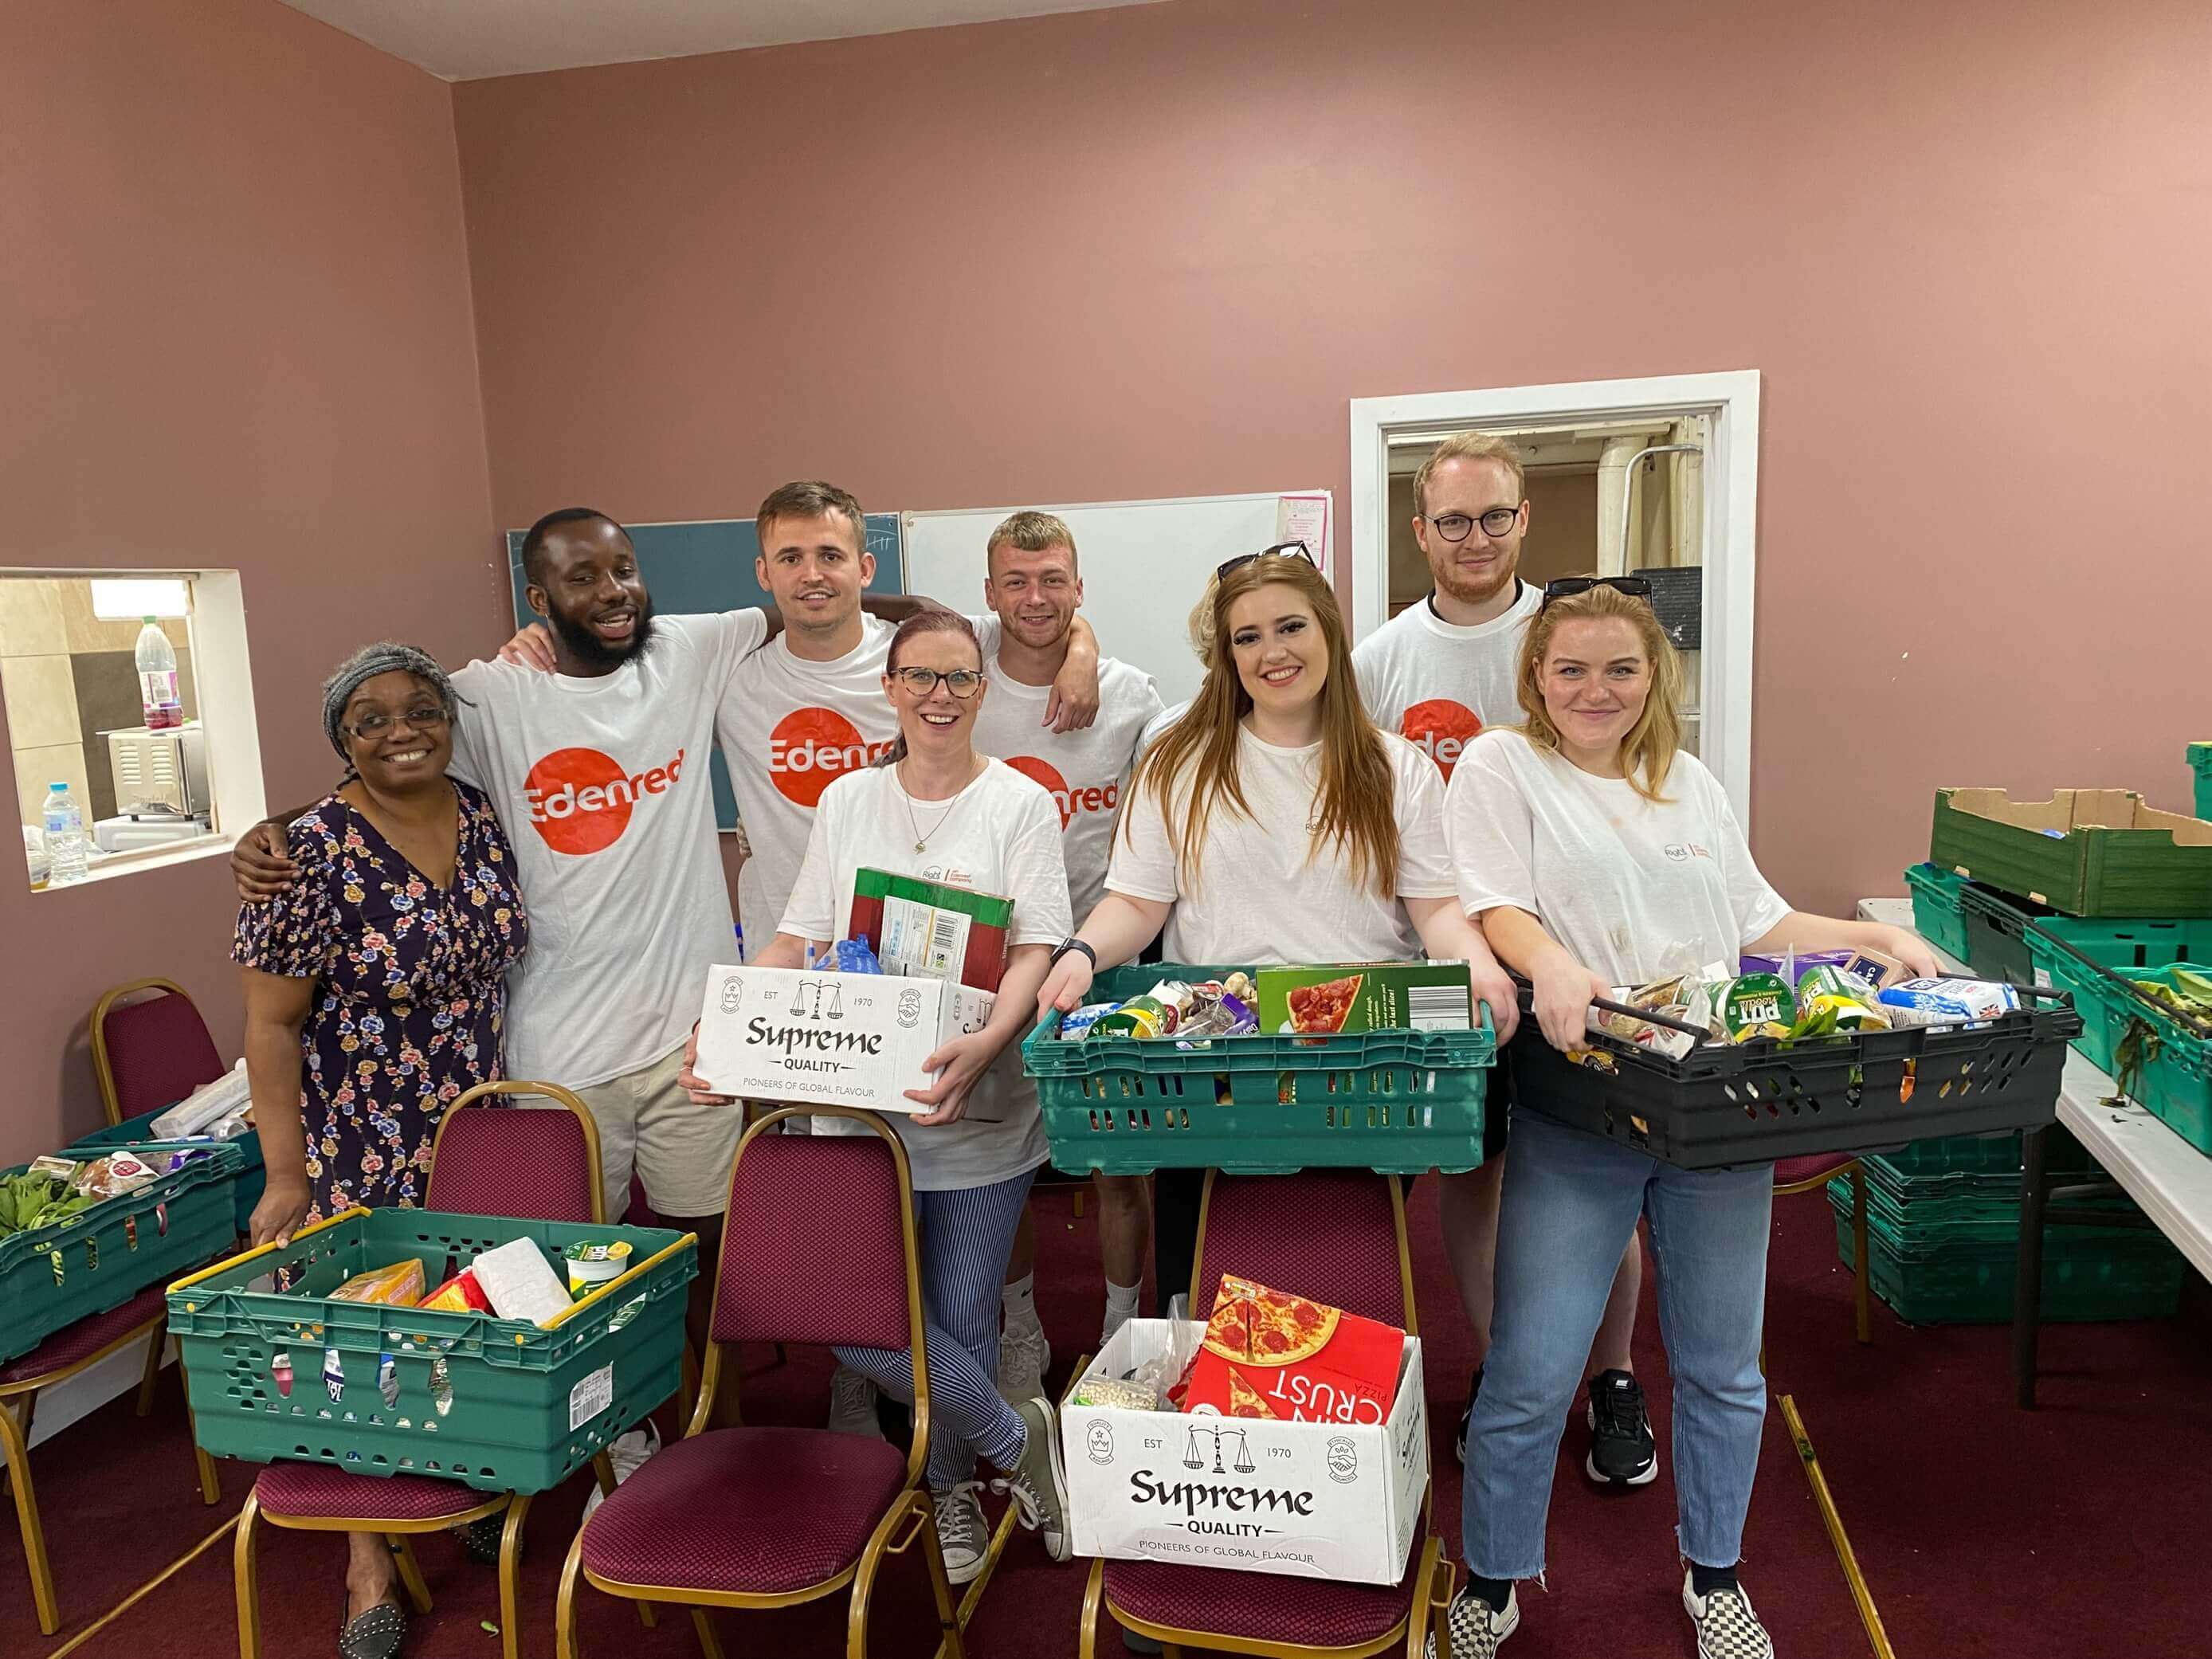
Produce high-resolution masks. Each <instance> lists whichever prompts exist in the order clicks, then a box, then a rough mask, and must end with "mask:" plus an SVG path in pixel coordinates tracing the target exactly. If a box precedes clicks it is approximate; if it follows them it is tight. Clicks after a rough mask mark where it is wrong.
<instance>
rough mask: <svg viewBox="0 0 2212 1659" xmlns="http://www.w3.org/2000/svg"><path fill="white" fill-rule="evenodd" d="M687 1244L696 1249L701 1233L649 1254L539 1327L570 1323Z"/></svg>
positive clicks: (549, 1328) (548, 1328) (559, 1325)
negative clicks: (626, 1271) (601, 1298)
mask: <svg viewBox="0 0 2212 1659" xmlns="http://www.w3.org/2000/svg"><path fill="white" fill-rule="evenodd" d="M687 1244H688V1245H690V1246H691V1247H692V1248H693V1249H697V1248H698V1245H699V1235H698V1234H696V1233H686V1234H684V1237H681V1238H679V1239H678V1240H677V1241H676V1242H675V1243H673V1244H671V1245H670V1246H669V1247H668V1248H667V1249H665V1250H662V1251H661V1252H660V1253H659V1254H658V1255H650V1256H647V1258H646V1259H645V1260H644V1261H641V1262H639V1263H638V1264H637V1266H635V1267H632V1268H631V1269H630V1270H629V1272H628V1273H624V1274H623V1276H622V1277H621V1278H619V1279H609V1280H608V1281H607V1282H606V1283H605V1284H604V1285H600V1286H599V1289H597V1290H596V1291H592V1293H591V1294H590V1295H589V1296H587V1297H585V1298H584V1299H583V1300H582V1301H580V1302H574V1303H571V1304H569V1305H568V1306H567V1307H565V1308H563V1309H562V1310H561V1311H560V1312H559V1313H556V1314H555V1315H554V1316H553V1317H552V1318H550V1319H549V1320H547V1321H546V1322H544V1324H543V1325H540V1326H539V1327H538V1329H540V1330H542V1331H557V1330H559V1329H560V1328H561V1327H562V1326H563V1325H565V1324H566V1323H568V1321H570V1320H571V1319H574V1317H575V1316H577V1315H578V1314H580V1313H581V1312H583V1311H584V1310H585V1309H586V1308H588V1307H590V1306H591V1305H592V1304H593V1303H594V1302H597V1301H598V1300H599V1298H600V1297H603V1296H612V1295H613V1294H614V1293H615V1292H616V1291H618V1290H620V1289H622V1287H623V1285H627V1284H629V1282H630V1280H632V1279H635V1278H636V1277H638V1275H639V1274H641V1273H649V1272H651V1271H652V1270H653V1268H655V1267H659V1265H660V1264H661V1263H662V1262H664V1261H667V1260H668V1258H669V1257H670V1256H671V1255H675V1254H676V1253H677V1252H678V1250H680V1249H683V1248H684V1246H685V1245H687Z"/></svg>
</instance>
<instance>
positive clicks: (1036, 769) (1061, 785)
mask: <svg viewBox="0 0 2212 1659" xmlns="http://www.w3.org/2000/svg"><path fill="white" fill-rule="evenodd" d="M1006 764H1007V765H1009V766H1011V767H1012V768H1013V769H1014V770H1015V771H1017V772H1018V773H1020V774H1021V775H1023V776H1024V777H1025V778H1027V779H1029V780H1030V781H1031V782H1033V783H1039V784H1042V785H1043V786H1044V792H1045V793H1047V794H1048V795H1050V796H1051V797H1052V804H1053V805H1054V806H1057V807H1058V808H1060V828H1061V829H1066V828H1067V821H1068V820H1069V819H1070V818H1072V817H1074V816H1075V809H1074V808H1073V806H1072V805H1070V804H1069V801H1068V796H1067V780H1066V778H1064V777H1062V776H1060V771H1059V769H1058V768H1056V767H1053V766H1048V765H1047V764H1046V763H1044V762H1042V761H1041V760H1039V759H1038V758H1037V757H1036V756H1035V755H1009V756H1007V757H1006Z"/></svg>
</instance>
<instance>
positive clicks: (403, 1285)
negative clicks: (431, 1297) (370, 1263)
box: [331, 1255, 422, 1308]
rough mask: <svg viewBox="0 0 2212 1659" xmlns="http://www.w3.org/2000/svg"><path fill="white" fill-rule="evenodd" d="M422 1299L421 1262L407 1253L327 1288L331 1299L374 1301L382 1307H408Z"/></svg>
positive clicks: (340, 1300)
mask: <svg viewBox="0 0 2212 1659" xmlns="http://www.w3.org/2000/svg"><path fill="white" fill-rule="evenodd" d="M421 1300H422V1262H421V1261H418V1260H416V1258H415V1257H413V1256H411V1255H410V1256H409V1257H408V1258H407V1259H406V1260H405V1261H395V1262H393V1263H392V1265H391V1266H390V1267H371V1268H370V1269H369V1270H368V1272H367V1273H356V1274H355V1275H354V1276H353V1277H352V1278H351V1279H348V1280H346V1282H345V1283H344V1284H343V1285H339V1286H338V1287H337V1289H336V1290H335V1291H331V1301H333V1302H374V1303H376V1304H379V1305H380V1306H382V1307H386V1308H411V1307H413V1306H414V1305H415V1304H416V1303H418V1302H420V1301H421Z"/></svg>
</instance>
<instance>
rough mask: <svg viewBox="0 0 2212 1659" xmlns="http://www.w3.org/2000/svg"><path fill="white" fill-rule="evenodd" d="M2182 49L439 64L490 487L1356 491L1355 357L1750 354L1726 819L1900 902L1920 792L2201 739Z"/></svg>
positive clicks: (1183, 0) (1605, 42)
mask: <svg viewBox="0 0 2212 1659" xmlns="http://www.w3.org/2000/svg"><path fill="white" fill-rule="evenodd" d="M2208 62H2212V11H2208V10H2207V9H2206V8H2204V7H2203V5H2202V4H2200V3H2197V0H2163V3H2160V0H2127V3H2124V4H2115V5H2112V6H2106V7H2100V8H2083V7H2079V6H2075V5H2071V4H2068V3H2063V0H2027V3H2006V4H1999V3H1995V0H1985V3H1981V4H1969V5H1949V6H1940V7H1929V6H1926V5H1924V4H1922V3H1917V0H1847V3H1844V4H1840V5H1835V6H1830V7H1826V8H1819V9H1814V8H1807V7H1798V6H1784V7H1776V6H1772V5H1770V4H1765V3H1760V0H1723V3H1717V4H1714V5H1709V6H1703V7H1694V8H1682V7H1674V8H1664V7H1653V6H1650V5H1649V4H1646V3H1644V0H1635V3H1628V0H1590V3H1585V4H1583V5H1579V6H1575V7H1571V8H1550V9H1544V8H1527V9H1520V10H1517V11H1515V10H1511V9H1504V8H1499V7H1492V6H1480V7H1478V6H1472V5H1467V4H1463V3H1459V0H1364V3H1357V4H1353V3H1305V4H1301V5H1298V6H1295V7H1293V6H1285V5H1280V4H1269V3H1264V0H1179V3H1175V4H1170V5H1164V6H1157V7H1139V8H1136V9H1127V10H1119V11H1104V12H1091V13H1083V14H1079V15H1072V16H1061V17H1054V18H1047V19H1039V20H1035V21H1020V22H1013V23H1006V24H999V25H992V26H987V27H974V28H963V29H947V30H939V31H935V32H931V33H909V34H900V35H895V36H889V37H884V38H879V39H874V40H848V41H840V42H836V43H832V44H826V45H821V46H799V47H791V48H784V49H779V50H774V51H765V52H750V53H738V54H729V55H725V56H720V57H714V58H695V59H690V60H687V61H678V62H663V63H653V64H632V65H628V66H623V67H614V68H606V69H596V70H578V71H574V72H570V73H563V74H555V75H544V76H530V77H519V78H516V79H513V80H507V81H493V82H474V83H470V84H465V85H462V86H460V87H459V88H456V89H455V111H456V119H457V125H458V129H459V137H460V149H461V158H462V176H463V184H464V194H465V199H466V202H467V208H468V225H469V241H470V252H471V260H472V262H473V265H474V270H475V273H476V289H475V294H476V308H477V331H478V337H479V340H480V342H481V345H482V352H483V396H484V404H485V409H486V414H487V421H488V432H489V447H490V453H491V461H492V477H493V486H494V501H495V510H496V512H497V514H498V517H499V520H500V522H501V523H502V524H506V525H514V524H521V523H526V522H528V520H529V519H530V518H531V517H532V515H534V514H535V513H538V512H539V511H541V510H543V509H544V508H545V507H548V506H549V505H551V504H554V503H556V502H561V501H570V500H574V499H579V498H580V499H585V500H589V501H594V502H599V503H602V504H604V505H605V506H606V507H608V508H609V509H610V510H611V511H614V512H617V513H624V514H629V515H632V516H635V517H641V518H642V517H651V518H680V517H686V516H697V515H714V514H727V513H745V512H750V510H751V508H752V507H753V505H754V503H755V502H756V501H757V500H758V498H759V496H760V495H761V494H762V493H763V490H764V489H766V488H768V487H769V486H770V485H772V484H773V483H776V482H778V481H780V480H781V479H783V478H785V477H794V476H804V475H811V474H817V473H822V474H827V475H829V476H831V477H836V478H839V479H842V480H843V481H845V482H846V483H849V484H850V485H852V486H853V487H854V488H855V489H857V490H858V491H859V493H860V495H861V497H862V499H863V500H865V501H869V502H870V503H872V504H874V505H878V506H884V507H953V506H961V507H965V506H977V505H988V504H991V503H994V502H1010V501H1015V500H1018V499H1024V498H1027V499H1043V500H1051V499H1059V500H1073V501H1097V500H1113V499H1121V498H1128V497H1136V496H1160V495H1184V494H1204V493H1214V492H1226V491H1236V490H1246V489H1271V488H1278V487H1280V486H1282V485H1284V484H1285V483H1298V482H1303V481H1305V480H1308V479H1312V478H1316V477H1318V478H1322V479H1333V480H1334V483H1335V487H1336V488H1337V489H1338V490H1339V491H1340V492H1345V491H1348V489H1349V487H1350V478H1349V476H1348V473H1349V462H1348V460H1347V453H1346V452H1347V432H1346V410H1345V402H1346V399H1347V398H1352V397H1356V396H1362V395H1375V394H1384V393H1393V392H1419V391H1431V390H1438V389H1448V388H1453V387H1463V386H1510V385H1516V384H1523V383H1529V382H1540V381H1552V380H1584V379H1597V378H1609V377H1613V376H1624V375H1643V374H1673V373H1681V372H1688V371H1696V370H1706V369H1727V368H1758V369H1759V370H1761V371H1763V372H1764V374H1765V428H1764V434H1763V438H1764V447H1763V452H1762V455H1761V468H1762V495H1761V509H1762V511H1761V526H1760V528H1761V534H1760V544H1759V607H1758V626H1759V638H1758V653H1759V678H1758V689H1757V694H1756V695H1757V705H1756V736H1755V751H1754V757H1753V763H1754V777H1755V783H1754V790H1755V799H1754V803H1753V815H1754V839H1755V842H1756V843H1757V848H1758V850H1759V855H1760V857H1761V860H1763V862H1764V863H1765V866H1766V867H1767V869H1768V871H1769V872H1770V873H1771V875H1772V876H1773V877H1774V878H1776V880H1777V881H1778V883H1779V884H1782V885H1783V886H1784V888H1785V889H1786V890H1788V891H1789V892H1790V895H1791V896H1793V897H1794V898H1795V899H1796V901H1797V902H1800V903H1802V904H1807V905H1817V906H1821V907H1827V908H1833V907H1838V906H1842V905H1844V904H1846V903H1847V902H1849V901H1850V899H1851V898H1853V897H1855V896H1857V895H1859V894H1862V893H1867V892H1897V891H1899V890H1901V888H1902V883H1901V882H1900V880H1899V874H1898V872H1899V869H1900V867H1901V866H1903V865H1904V864H1905V863H1906V862H1907V861H1908V860H1911V859H1913V858H1915V857H1917V856H1921V855H1923V854H1924V853H1925V850H1926V847H1927V823H1928V817H1929V802H1930V798H1931V792H1932V791H1933V790H1934V789H1935V788H1936V786H1938V785H1939V784H1945V783H1959V784H1966V783H1987V784H2003V785H2006V786H2008V787H2012V788H2014V789H2015V790H2016V791H2034V792H2042V791H2045V790H2046V789H2047V788H2048V787H2050V786H2051V785H2054V784H2057V785H2067V784H2127V785H2132V786H2134V787H2140V788H2143V789H2145V790H2147V791H2148V792H2149V793H2151V794H2152V795H2153V796H2154V799H2158V800H2159V801H2160V803H2161V804H2164V805H2180V804H2182V803H2183V802H2184V801H2185V799H2186V789H2185V774H2184V769H2183V766H2182V760H2181V753H2182V745H2183V744H2184V742H2185V740H2187V739H2190V738H2203V737H2206V736H2212V708H2206V707H2205V705H2204V702H2203V699H2202V698H2201V697H2192V696H2191V695H2190V692H2189V687H2190V685H2191V683H2192V682H2191V679H2190V678H2188V676H2189V674H2191V673H2192V672H2193V667H2192V666H2191V665H2197V664H2201V662H2202V661H2203V644H2204V636H2205V629H2206V621H2205V618H2206V616H2207V614H2208V612H2207V603H2206V602H2207V600H2208V599H2212V578H2208V575H2207V574H2206V548H2205V544H2204V533H2203V523H2204V518H2205V510H2204V506H2203V475H2204V471H2205V467H2204V462H2203V445H2204V442H2205V435H2206V434H2207V433H2208V432H2212V331H2209V330H2208V328H2207V316H2208V313H2207V310H2206V301H2205V292H2206V289H2205V273H2206V271H2207V270H2208V269H2212V145H2208V143H2206V138H2205V134H2206V127H2205V116H2206V112H2207V111H2208V109H2212V78H2208V75H2207V70H2206V64H2207V63H2208ZM1670 158H1671V159H1670ZM1341 499H1343V497H1342V495H1341V494H1340V500H1341ZM2185 600H2186V601H2187V602H2186V603H2184V601H2185Z"/></svg>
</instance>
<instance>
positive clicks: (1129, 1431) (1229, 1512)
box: [1060, 1319, 1429, 1584]
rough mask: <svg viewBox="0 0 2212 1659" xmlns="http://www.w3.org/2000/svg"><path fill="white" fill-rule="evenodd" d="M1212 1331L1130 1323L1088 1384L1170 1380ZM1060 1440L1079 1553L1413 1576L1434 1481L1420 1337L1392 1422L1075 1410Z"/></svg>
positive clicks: (1384, 1577)
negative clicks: (1163, 1371)
mask: <svg viewBox="0 0 2212 1659" xmlns="http://www.w3.org/2000/svg"><path fill="white" fill-rule="evenodd" d="M1204 1334H1206V1327H1205V1326H1204V1325H1203V1324H1201V1323H1198V1322H1181V1323H1178V1322H1171V1321H1169V1320H1164V1319H1133V1320H1131V1321H1129V1322H1128V1323H1127V1324H1125V1325H1124V1326H1122V1327H1121V1329H1120V1330H1119V1331H1117V1332H1115V1334H1114V1340H1112V1341H1111V1342H1109V1343H1108V1344H1107V1345H1106V1347H1105V1351H1104V1352H1102V1353H1101V1354H1100V1355H1099V1356H1098V1358H1097V1359H1096V1360H1094V1361H1093V1362H1092V1363H1091V1369H1090V1370H1089V1371H1087V1372H1086V1373H1085V1375H1086V1376H1124V1375H1126V1374H1127V1372H1129V1371H1130V1370H1133V1369H1135V1368H1136V1367H1137V1366H1138V1365H1139V1364H1144V1363H1145V1362H1146V1361H1148V1360H1151V1359H1153V1358H1158V1357H1159V1356H1161V1355H1165V1356H1167V1358H1168V1360H1169V1364H1168V1367H1167V1375H1168V1376H1169V1377H1170V1380H1171V1379H1172V1378H1174V1377H1176V1376H1180V1375H1181V1374H1182V1368H1183V1366H1184V1365H1185V1364H1187V1363H1188V1361H1189V1359H1190V1357H1191V1356H1192V1355H1193V1354H1194V1353H1195V1352H1197V1350H1198V1345H1199V1340H1200V1338H1201V1337H1202V1336H1203V1335H1204ZM1060 1443H1061V1449H1062V1451H1063V1453H1064V1454H1065V1458H1066V1466H1067V1491H1068V1525H1069V1527H1070V1528H1071V1534H1070V1535H1071V1537H1072V1540H1073V1545H1074V1549H1075V1553H1077V1554H1078V1555H1103V1556H1107V1557H1109V1558H1112V1559H1117V1560H1127V1561H1176V1562H1180V1563H1182V1565H1186V1566H1200V1567H1233V1568H1236V1569H1238V1570H1240V1571H1247V1572H1273V1573H1280V1574H1284V1575H1285V1576H1288V1577H1299V1578H1335V1579H1344V1580H1348V1581H1350V1582H1352V1583H1364V1584H1395V1583H1398V1582H1399V1581H1400V1580H1401V1579H1402V1578H1403V1577H1405V1573H1406V1563H1407V1560H1408V1559H1410V1555H1411V1552H1412V1549H1413V1536H1414V1534H1415V1533H1416V1531H1418V1530H1419V1526H1420V1520H1421V1499H1422V1496H1423V1494H1424V1492H1425V1491H1426V1489H1427V1486H1428V1479H1429V1429H1428V1408H1427V1402H1426V1400H1425V1395H1424V1390H1423V1388H1422V1383H1421V1343H1420V1339H1419V1337H1412V1336H1409V1337H1407V1339H1406V1343H1405V1348H1404V1352H1403V1355H1402V1357H1401V1361H1400V1369H1399V1374H1398V1395H1397V1399H1396V1401H1395V1403H1394V1404H1393V1405H1392V1407H1391V1409H1390V1415H1389V1419H1387V1420H1386V1421H1384V1422H1381V1423H1361V1422H1354V1423H1292V1422H1268V1421H1267V1420H1265V1419H1253V1418H1242V1417H1235V1418H1232V1417H1218V1416H1213V1415H1211V1414H1189V1415H1186V1414H1185V1413H1181V1412H1141V1411H1121V1410H1115V1409H1113V1408H1110V1407H1088V1406H1075V1405H1071V1406H1069V1407H1067V1408H1066V1411H1064V1412H1063V1413H1061V1414H1060Z"/></svg>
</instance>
